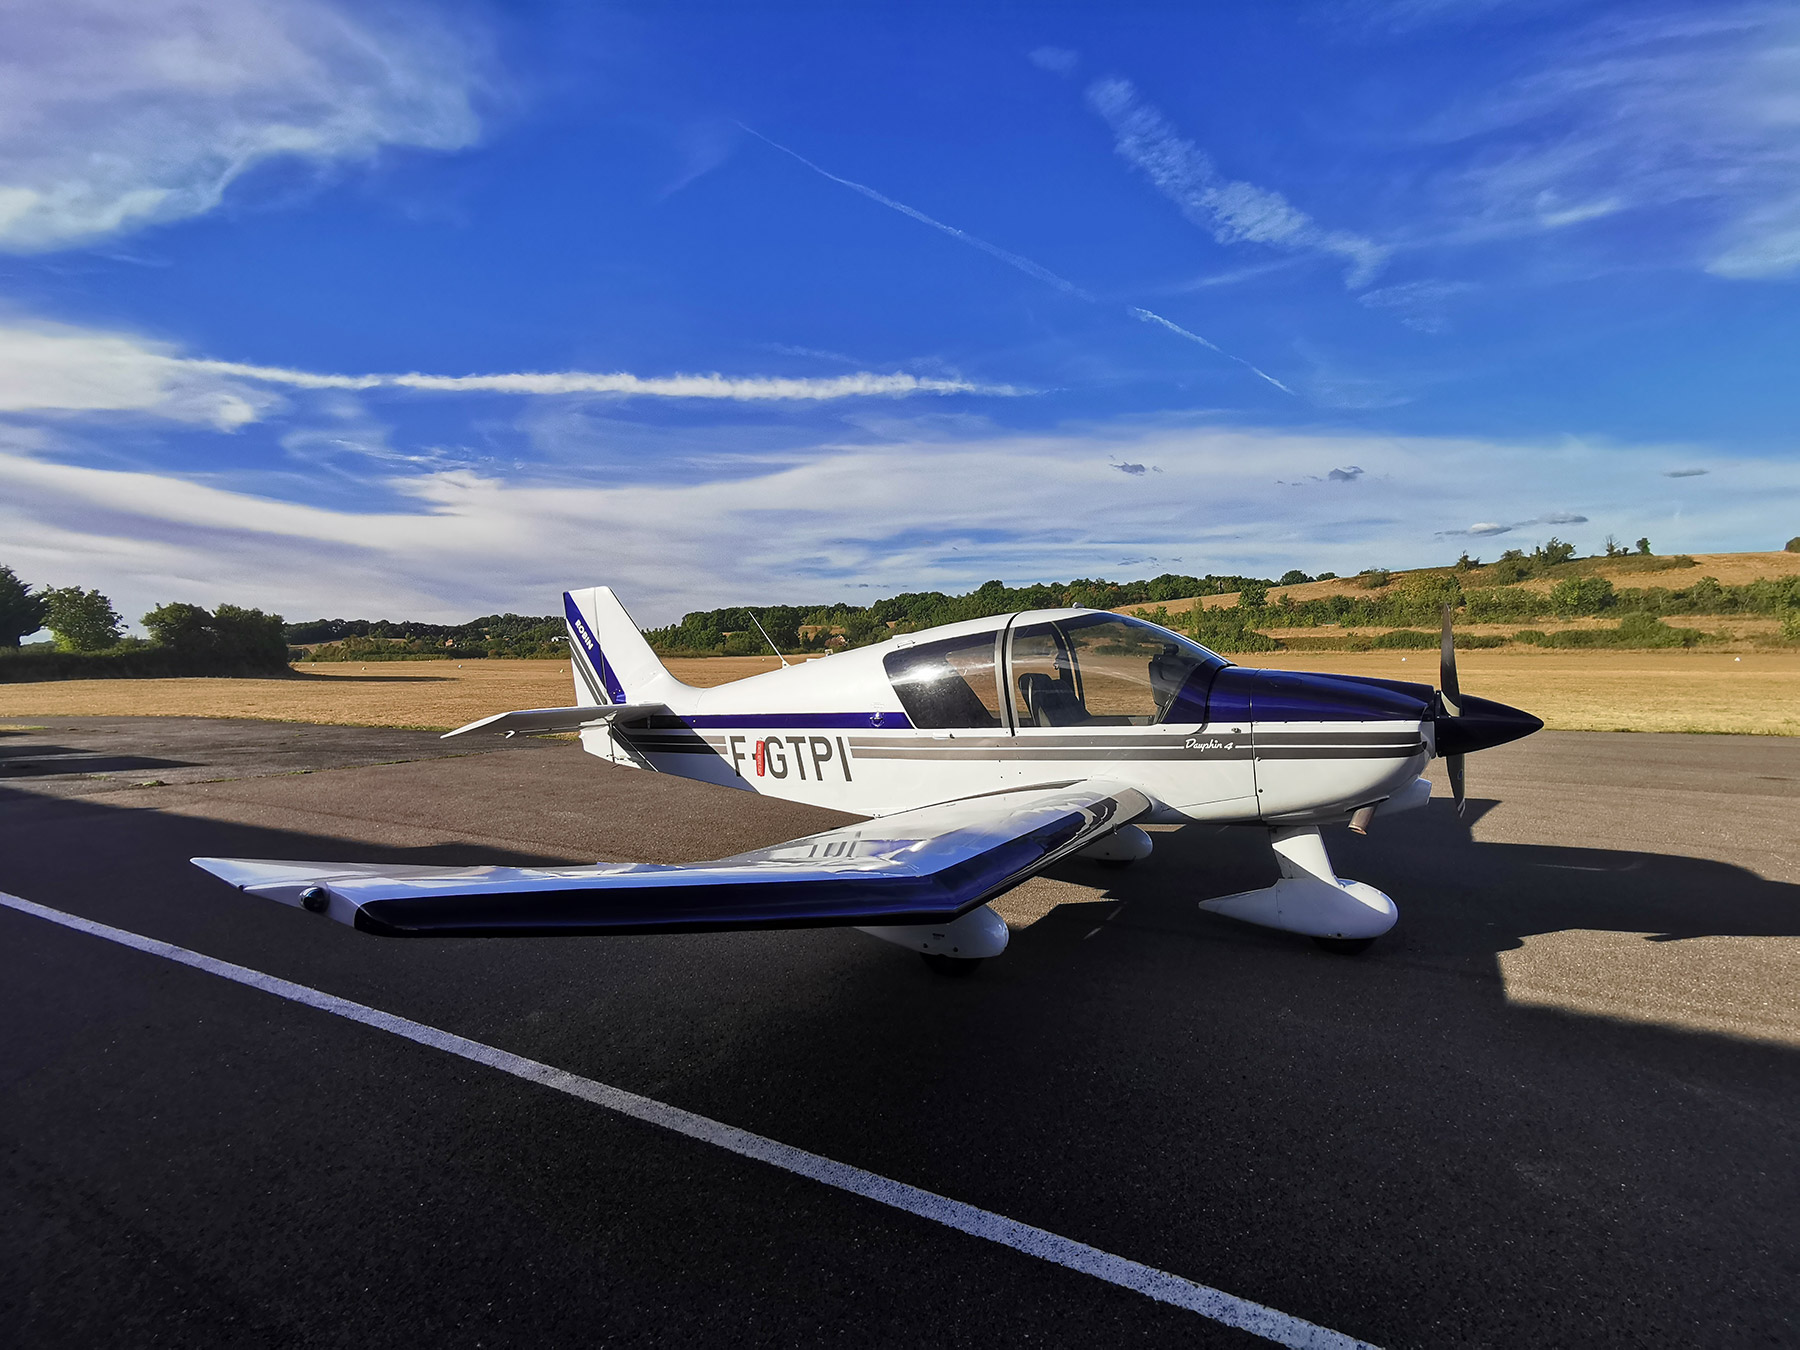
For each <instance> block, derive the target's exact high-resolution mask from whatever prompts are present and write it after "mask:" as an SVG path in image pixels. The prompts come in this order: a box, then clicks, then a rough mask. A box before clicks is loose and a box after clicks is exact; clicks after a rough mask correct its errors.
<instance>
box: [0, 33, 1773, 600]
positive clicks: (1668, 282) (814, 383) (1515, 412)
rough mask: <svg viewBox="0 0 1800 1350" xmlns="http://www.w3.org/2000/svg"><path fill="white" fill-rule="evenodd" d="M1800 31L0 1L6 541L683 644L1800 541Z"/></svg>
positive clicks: (11, 555)
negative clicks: (753, 612)
mask: <svg viewBox="0 0 1800 1350" xmlns="http://www.w3.org/2000/svg"><path fill="white" fill-rule="evenodd" d="M1797 353H1800V7H1797V6H1795V5H1793V4H1782V5H1774V4H1764V3H1749V4H1733V3H1708V4H1691V5H1680V4H1657V3H1630V4H1594V3H1588V4H1583V3H1579V2H1578V0H1564V2H1563V3H1557V4H1549V3H1533V2H1532V0H1339V2H1337V3H1325V2H1324V0H1320V2H1319V3H1296V4H1292V5H1239V4H1212V5H1208V4H1197V5H1191V6H1171V5H1154V6H1152V5H1145V6H1138V7H1133V6H1131V5H1121V4H1109V5H1106V6H1098V5H1095V6H1078V5H1059V6H1039V7H1029V6H1018V5H1011V4H1007V5H980V4H957V5H941V6H927V5H920V4H907V5H896V6H891V7H887V6H880V5H873V4H868V5H839V6H831V5H823V4H806V5H781V6H770V5H763V6H758V5H722V4H719V5H684V4H678V3H677V4H659V5H649V4H642V5H632V6H615V7H608V6H604V5H590V4H579V5H576V4H571V5H557V4H549V3H543V4H516V5H507V6H495V5H481V4H474V3H455V4H444V5H433V4H423V3H421V4H369V3H359V4H356V5H348V4H342V5H338V4H331V3H325V2H324V0H304V2H301V0H281V2H276V0H180V3H176V0H135V2H134V3H123V2H118V0H66V2H65V3H63V4H60V5H57V6H24V5H20V6H10V7H7V9H6V10H5V11H4V12H3V13H0V562H5V563H8V564H10V565H11V566H13V567H14V568H15V569H16V570H17V571H18V572H19V573H20V574H21V575H23V576H25V577H27V578H28V579H30V580H32V581H34V582H40V583H49V584H56V585H69V584H83V585H97V586H99V587H100V588H101V589H103V590H105V591H107V592H108V594H110V595H112V596H113V597H114V598H115V600H117V601H118V603H119V605H120V608H121V609H122V610H125V611H126V612H127V613H129V614H133V615H135V614H137V613H139V612H141V611H142V610H143V609H145V608H147V607H149V606H150V605H151V604H154V603H158V602H160V601H165V600H174V599H180V600H190V601H194V602H197V603H202V604H209V605H210V604H216V603H218V602H219V601H221V600H232V601H236V602H239V603H247V604H255V605H261V606H263V607H265V608H273V609H278V610H280V611H282V612H283V613H285V614H287V615H288V616H289V617H290V618H303V617H314V616H320V615H330V616H338V615H346V616H347V615H369V616H374V615H380V614H386V615H395V616H399V615H409V616H413V617H420V618H452V617H467V616H469V615H472V614H476V613H482V612H489V611H492V610H496V609H513V610H521V611H527V612H548V611H549V610H550V609H552V608H554V605H553V604H552V603H551V602H552V600H553V599H554V596H555V593H556V592H557V591H558V590H560V589H562V588H563V587H565V586H578V585H589V584H594V583H598V582H606V583H610V584H612V585H613V586H615V588H616V589H618V591H619V592H620V594H621V596H622V598H624V599H625V601H626V603H627V605H628V606H629V607H631V608H632V610H633V612H634V614H635V615H636V616H637V617H638V618H639V620H640V621H642V622H663V621H666V620H668V619H671V618H673V617H675V616H677V615H678V614H679V613H681V612H682V611H683V610H684V609H687V608H698V607H711V606H714V605H719V604H727V603H733V602H737V601H743V600H758V599H764V600H775V599H793V600H812V599H819V600H831V599H839V598H843V599H851V600H857V599H867V598H869V597H870V596H872V595H874V594H879V593H891V592H894V591H899V590H913V589H925V588H944V589H964V588H967V587H970V586H973V585H976V584H979V583H980V582H982V581H984V580H986V579H988V578H990V577H1000V578H1002V579H1004V580H1006V581H1009V582H1025V581H1032V580H1049V579H1058V578H1067V577H1072V576H1078V575H1082V576H1108V577H1113V578H1117V579H1126V578H1130V577H1134V576H1143V575H1152V574H1155V573H1157V572H1161V571H1178V572H1190V573H1204V572H1208V571H1223V572H1235V571H1251V572H1268V573H1278V572H1280V571H1283V570H1285V569H1286V568H1288V567H1290V566H1299V567H1302V568H1305V569H1307V570H1319V569H1324V568H1330V569H1332V570H1335V571H1339V572H1348V571H1355V570H1357V569H1359V568H1362V567H1366V566H1371V565H1386V566H1396V567H1404V566H1409V565H1419V564H1428V563H1437V562H1443V561H1448V560H1449V559H1451V558H1454V557H1455V555H1456V554H1457V553H1458V552H1459V551H1461V550H1462V549H1464V548H1468V549H1469V550H1470V551H1472V552H1475V553H1477V554H1478V555H1484V556H1493V555H1495V554H1497V553H1498V552H1499V551H1500V550H1501V549H1503V548H1506V547H1510V546H1525V547H1529V546H1530V545H1531V544H1532V543H1534V542H1535V541H1537V540H1539V539H1542V538H1545V537H1548V536H1549V535H1550V534H1558V535H1560V536H1562V537H1564V538H1568V539H1572V540H1574V541H1575V542H1576V543H1577V544H1579V545H1580V546H1582V547H1583V548H1584V549H1587V550H1594V549H1597V548H1598V547H1599V545H1600V543H1601V541H1602V540H1603V539H1604V537H1605V536H1606V535H1607V534H1609V533H1611V534H1614V535H1616V536H1617V537H1619V538H1620V539H1624V540H1629V539H1635V538H1636V537H1638V536H1639V535H1641V534H1648V535H1649V536H1650V537H1651V538H1652V540H1653V541H1654V543H1655V544H1656V546H1657V548H1658V549H1659V550H1665V551H1673V550H1677V549H1681V550H1688V551H1701V550H1727V549H1756V548H1778V547H1780V546H1781V544H1782V543H1783V542H1784V541H1785V540H1786V539H1787V538H1789V537H1790V536H1792V535H1793V534H1795V533H1800V460H1797V458H1796V455H1795V448H1796V445H1795V427H1796V426H1797V425H1800V417H1797V414H1800V378H1797V377H1796V374H1795V367H1796V360H1795V358H1796V354H1797Z"/></svg>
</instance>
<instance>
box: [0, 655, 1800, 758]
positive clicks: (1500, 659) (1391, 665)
mask: <svg viewBox="0 0 1800 1350" xmlns="http://www.w3.org/2000/svg"><path fill="white" fill-rule="evenodd" d="M1240 660H1241V663H1242V664H1245V665H1260V666H1273V667H1279V668H1284V669H1289V670H1317V671H1334V670H1335V671H1342V672H1344V673H1345V674H1350V675H1382V676H1387V677H1389V678H1397V679H1416V680H1420V681H1422V682H1426V683H1435V681H1436V677H1437V657H1436V654H1435V653H1432V652H1393V651H1381V652H1268V653H1260V654H1256V655H1251V656H1245V657H1242V658H1240ZM669 665H670V668H671V669H672V670H673V671H674V672H675V674H676V675H677V676H679V677H680V678H681V679H683V680H686V681H688V682H689V683H690V684H697V685H716V684H723V683H725V682H727V681H729V680H735V679H741V678H743V677H745V676H747V675H754V674H758V673H760V672H761V671H765V670H769V669H772V668H773V667H774V666H775V659H774V658H773V657H720V658H716V659H712V660H685V661H682V660H677V661H671V662H670V663H669ZM1459 669H1460V671H1461V674H1462V686H1463V688H1464V690H1466V691H1467V692H1468V693H1471V694H1478V695H1480V696H1482V697H1484V698H1496V699H1499V700H1500V701H1501V702H1503V703H1510V704H1513V705H1514V706H1516V707H1521V708H1526V709H1529V710H1530V711H1532V712H1534V713H1536V714H1537V715H1538V716H1540V717H1542V718H1543V719H1544V721H1545V723H1546V724H1547V725H1549V726H1550V727H1552V728H1555V729H1558V730H1569V731H1719V732H1751V733H1757V734H1762V735H1775V736H1797V735H1800V652H1767V651H1761V652H1759V651H1745V652H1742V653H1739V654H1735V655H1734V654H1732V653H1729V652H1719V651H1717V650H1712V651H1705V652H1698V651H1680V650H1669V651H1644V652H1611V651H1546V650H1541V649H1537V648H1525V649H1522V650H1510V649H1509V650H1499V651H1471V652H1465V653H1463V654H1462V655H1461V657H1460V658H1459ZM572 692H573V691H572V688H571V684H570V679H569V674H568V667H567V665H565V664H564V663H562V662H558V661H470V662H468V663H466V664H464V665H462V666H458V665H456V664H455V663H454V662H450V661H396V662H391V663H371V664H370V665H368V666H366V667H359V666H355V665H348V664H342V663H330V664H319V665H310V666H301V667H299V668H298V669H297V672H296V674H295V675H294V676H292V677H289V678H285V679H283V678H276V679H266V680H201V679H188V680H68V681H63V682H58V683H45V684H9V685H0V719H8V720H12V721H15V722H16V721H27V720H30V719H33V718H40V719H41V718H53V717H59V716H64V717H68V716H83V715H90V716H94V715H97V716H148V717H256V718H268V719H271V720H276V721H293V722H321V723H339V724H350V725H360V726H385V727H431V728H440V729H447V728H450V727H454V726H461V725H462V724H463V723H465V722H472V721H474V720H475V719H476V718H478V717H485V716H487V715H488V714H489V713H495V712H505V711H506V710H508V709H510V708H542V707H560V706H562V705H564V704H567V703H568V702H569V701H570V700H571V697H572Z"/></svg>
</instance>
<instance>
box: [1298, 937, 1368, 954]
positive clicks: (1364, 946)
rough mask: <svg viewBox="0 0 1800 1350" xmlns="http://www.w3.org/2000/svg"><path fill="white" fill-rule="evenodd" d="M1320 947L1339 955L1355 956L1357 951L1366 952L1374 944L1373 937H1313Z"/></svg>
mask: <svg viewBox="0 0 1800 1350" xmlns="http://www.w3.org/2000/svg"><path fill="white" fill-rule="evenodd" d="M1313 941H1314V942H1316V943H1318V944H1319V946H1320V947H1322V948H1324V949H1325V950H1326V951H1328V952H1335V953H1336V954H1337V955H1339V956H1355V955H1356V954H1357V953H1358V952H1366V951H1368V950H1369V948H1370V947H1371V946H1372V945H1373V944H1374V942H1375V939H1374V938H1328V937H1316V938H1314V939H1313Z"/></svg>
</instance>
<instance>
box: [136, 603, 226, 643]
mask: <svg viewBox="0 0 1800 1350" xmlns="http://www.w3.org/2000/svg"><path fill="white" fill-rule="evenodd" d="M144 628H145V630H146V631H147V632H148V633H149V634H150V640H151V641H152V642H154V643H155V644H156V645H157V646H159V647H168V648H170V649H171V650H173V651H177V652H180V653H181V654H182V655H184V656H187V655H201V654H206V655H211V653H212V650H213V632H212V615H211V614H208V613H207V612H206V611H205V610H203V609H201V608H200V606H198V605H184V604H182V603H180V602H179V601H177V602H176V603H174V604H170V605H158V606H157V607H156V608H155V609H153V610H151V611H150V612H149V613H148V614H146V615H144Z"/></svg>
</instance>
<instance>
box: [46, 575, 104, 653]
mask: <svg viewBox="0 0 1800 1350" xmlns="http://www.w3.org/2000/svg"><path fill="white" fill-rule="evenodd" d="M44 600H45V602H46V605H45V611H44V627H46V628H48V629H49V630H50V632H51V633H52V634H53V635H54V636H55V638H56V645H57V647H58V649H59V650H61V651H65V652H98V651H105V650H106V649H107V648H108V647H112V646H116V645H117V644H118V641H119V614H118V611H117V610H115V609H114V608H113V607H112V601H110V600H108V599H107V598H106V597H105V596H104V595H102V594H100V592H99V591H84V590H82V589H81V587H79V586H64V587H62V588H60V589H58V590H54V591H46V592H45V593H44Z"/></svg>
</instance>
